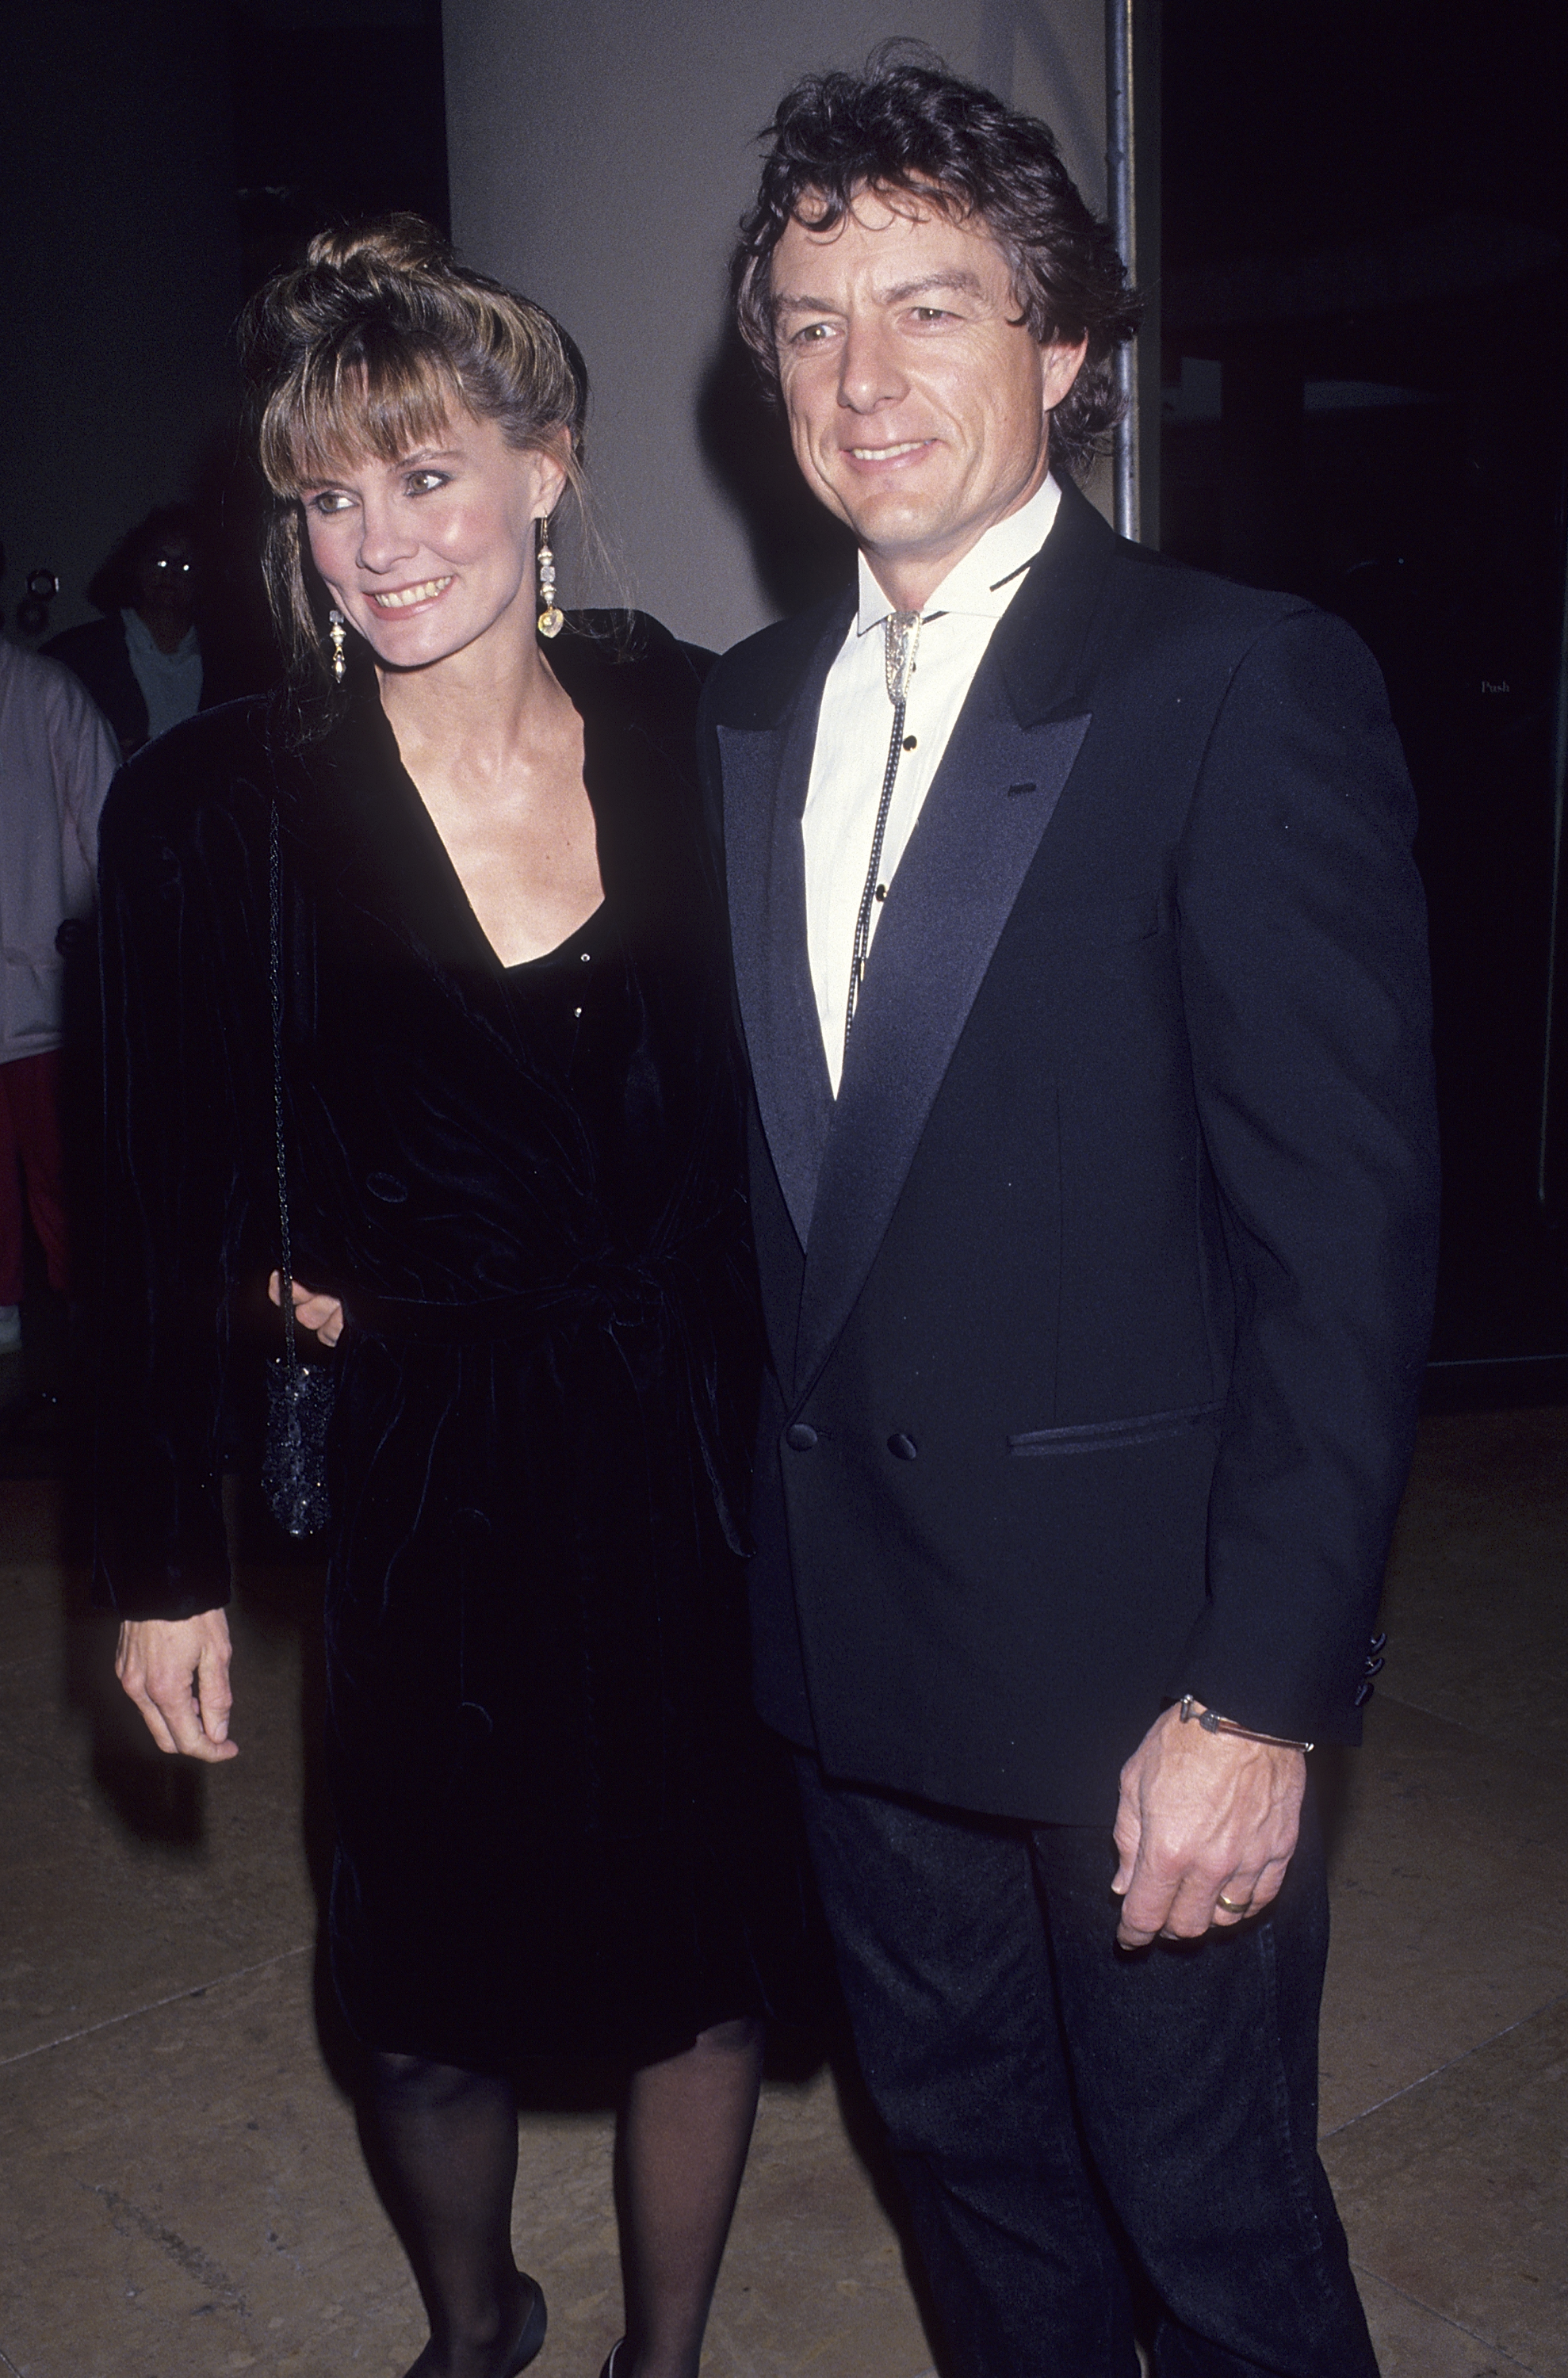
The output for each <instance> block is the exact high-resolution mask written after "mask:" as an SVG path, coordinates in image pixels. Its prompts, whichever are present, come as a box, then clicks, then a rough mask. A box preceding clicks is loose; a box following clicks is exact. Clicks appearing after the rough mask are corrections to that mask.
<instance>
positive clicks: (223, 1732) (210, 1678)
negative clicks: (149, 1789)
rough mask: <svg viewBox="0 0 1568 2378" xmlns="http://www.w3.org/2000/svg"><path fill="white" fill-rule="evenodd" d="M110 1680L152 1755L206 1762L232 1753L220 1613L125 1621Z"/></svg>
mask: <svg viewBox="0 0 1568 2378" xmlns="http://www.w3.org/2000/svg"><path fill="white" fill-rule="evenodd" d="M115 1675H117V1676H118V1678H119V1680H120V1682H121V1684H122V1685H123V1686H124V1687H125V1689H126V1691H127V1693H128V1694H129V1695H130V1697H131V1699H132V1700H133V1701H134V1702H135V1703H136V1705H137V1707H138V1709H139V1711H141V1714H142V1716H143V1717H144V1718H145V1720H146V1722H147V1731H148V1733H149V1734H150V1735H151V1736H152V1739H153V1741H154V1742H155V1743H156V1744H157V1745H158V1747H159V1749H160V1750H166V1751H168V1752H169V1753H170V1754H171V1755H173V1753H175V1751H183V1752H184V1753H185V1755H186V1757H187V1759H207V1760H209V1761H210V1762H214V1763H215V1762H216V1761H217V1760H218V1759H233V1758H234V1757H235V1755H236V1753H237V1752H238V1749H239V1745H238V1743H237V1742H231V1741H230V1740H229V1711H230V1708H231V1707H232V1705H233V1701H234V1695H233V1694H232V1693H231V1691H230V1690H229V1622H228V1620H227V1618H226V1617H225V1616H224V1615H223V1612H222V1611H221V1610H203V1611H202V1612H201V1613H200V1614H199V1615H198V1616H197V1617H195V1618H127V1620H126V1621H125V1623H124V1624H123V1625H122V1627H121V1628H120V1645H119V1650H118V1651H116V1652H115Z"/></svg>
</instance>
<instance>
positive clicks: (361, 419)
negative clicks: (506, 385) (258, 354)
mask: <svg viewBox="0 0 1568 2378" xmlns="http://www.w3.org/2000/svg"><path fill="white" fill-rule="evenodd" d="M274 404H275V406H276V414H275V417H274V418H273V419H272V420H271V421H269V423H268V424H267V425H266V426H265V427H264V430H263V436H262V466H263V468H264V469H265V470H266V473H267V476H268V477H269V479H271V482H272V485H273V486H275V487H276V488H277V489H278V491H279V493H280V494H284V495H297V494H298V493H299V492H300V490H301V489H302V488H305V487H308V486H314V485H316V484H317V483H318V482H320V481H321V480H324V479H331V478H332V477H333V476H334V475H335V474H337V473H338V472H339V471H341V470H342V469H343V467H344V464H345V463H354V462H365V461H368V460H372V459H373V460H375V461H377V462H400V461H401V460H402V459H403V457H404V455H405V454H411V453H413V452H415V451H416V450H417V449H418V448H419V447H422V446H429V445H434V444H438V443H439V442H440V440H441V438H442V437H443V436H444V435H445V433H446V430H447V426H448V424H449V423H450V422H451V420H452V416H453V414H455V413H458V412H462V411H465V410H466V409H467V408H466V406H465V404H464V395H463V389H462V385H461V383H460V381H459V379H458V378H457V375H456V373H455V372H454V371H453V369H452V365H451V363H450V362H449V361H448V359H447V357H446V356H445V355H443V354H433V353H429V352H424V353H421V352H419V351H418V350H417V349H411V348H410V347H409V346H407V345H406V344H405V343H403V342H400V343H399V344H398V345H396V346H391V345H388V346H381V347H380V349H379V351H378V347H377V345H373V344H372V343H371V342H368V341H364V340H362V339H356V342H355V346H354V350H353V351H352V352H349V353H346V354H344V353H342V352H339V353H336V354H333V353H328V354H320V355H312V356H311V357H310V359H309V360H308V363H307V364H306V366H305V368H304V370H303V372H302V373H301V374H300V375H299V377H298V378H297V379H296V382H295V383H294V385H293V386H292V387H291V388H288V389H285V390H280V391H279V395H278V397H277V398H276V399H274ZM272 409H273V408H272V407H271V406H270V407H269V408H268V410H269V413H271V412H272ZM269 431H270V432H271V435H269V434H268V432H269Z"/></svg>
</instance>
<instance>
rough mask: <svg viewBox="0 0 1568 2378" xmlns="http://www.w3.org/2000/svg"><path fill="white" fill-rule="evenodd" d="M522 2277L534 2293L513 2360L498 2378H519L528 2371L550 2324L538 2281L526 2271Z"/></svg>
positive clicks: (507, 2362) (520, 2331)
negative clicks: (521, 2372)
mask: <svg viewBox="0 0 1568 2378" xmlns="http://www.w3.org/2000/svg"><path fill="white" fill-rule="evenodd" d="M522 2276H523V2277H524V2279H525V2280H526V2281H527V2285H528V2287H529V2288H530V2289H531V2291H532V2300H531V2301H530V2302H529V2305H528V2309H527V2312H525V2315H524V2319H523V2325H522V2327H521V2328H520V2329H519V2330H518V2332H517V2342H516V2344H515V2345H514V2346H513V2348H512V2355H511V2359H510V2360H508V2361H506V2362H505V2363H504V2364H503V2366H502V2368H501V2371H500V2372H499V2373H498V2378H517V2373H518V2372H519V2371H520V2370H526V2368H527V2367H528V2364H529V2362H530V2361H532V2360H533V2359H534V2356H535V2354H536V2353H537V2351H538V2349H539V2348H540V2346H541V2345H542V2344H543V2343H544V2341H545V2330H546V2328H547V2327H548V2326H549V2313H548V2312H546V2310H545V2291H544V2289H543V2288H541V2287H540V2285H539V2283H538V2281H537V2279H530V2278H529V2277H528V2274H527V2272H526V2271H525V2272H524V2273H523V2274H522Z"/></svg>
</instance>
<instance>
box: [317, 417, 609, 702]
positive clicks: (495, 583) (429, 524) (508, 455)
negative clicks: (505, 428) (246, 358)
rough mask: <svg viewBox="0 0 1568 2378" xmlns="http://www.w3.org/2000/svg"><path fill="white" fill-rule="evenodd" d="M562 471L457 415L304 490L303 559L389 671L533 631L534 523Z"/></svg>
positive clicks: (492, 428)
mask: <svg viewBox="0 0 1568 2378" xmlns="http://www.w3.org/2000/svg"><path fill="white" fill-rule="evenodd" d="M564 478H565V474H564V471H563V470H562V467H561V463H560V462H558V461H557V460H556V458H555V457H554V456H553V455H551V454H545V453H540V452H538V451H537V450H532V449H529V450H520V449H518V448H517V447H515V446H510V445H508V443H507V441H506V439H505V438H504V437H503V436H502V434H501V430H500V428H499V427H498V426H497V425H496V424H495V423H494V422H493V421H480V420H477V419H476V418H475V416H474V415H473V414H469V413H463V412H460V413H456V414H452V415H451V416H449V418H448V419H447V420H446V421H445V422H444V423H443V424H442V425H441V426H440V428H439V429H438V430H437V431H436V432H435V433H434V435H433V436H432V438H430V440H429V442H428V444H426V445H423V446H420V447H418V448H416V450H414V451H413V452H411V453H408V454H404V455H402V456H400V457H399V459H398V460H397V461H396V462H382V461H381V460H380V457H379V456H377V455H364V456H361V457H358V458H356V459H355V460H353V461H350V460H347V459H345V460H344V462H342V464H341V465H340V467H339V469H338V471H337V472H336V473H335V474H334V475H332V477H330V478H324V479H312V480H311V481H310V482H309V483H308V484H307V485H306V486H303V487H302V488H301V490H300V498H301V501H302V502H303V504H304V507H305V519H306V524H307V527H308V534H309V538H310V558H311V559H312V561H314V563H315V565H316V568H317V570H319V571H320V575H321V577H322V579H323V580H324V582H325V583H326V586H327V591H328V593H329V594H330V595H331V596H332V602H333V604H334V605H335V606H336V607H337V608H338V609H339V610H340V611H341V612H342V613H343V614H344V618H345V619H347V620H348V621H349V622H350V624H351V625H352V626H353V627H355V628H356V629H357V630H358V631H359V633H360V634H361V635H362V636H363V637H364V638H365V640H366V642H367V643H368V644H369V646H370V648H371V650H372V651H373V652H374V653H375V655H376V657H377V659H378V660H379V661H380V662H381V663H382V665H383V666H384V667H388V668H399V669H404V668H427V667H429V666H430V665H431V664H432V663H434V662H436V661H442V660H446V659H448V658H449V657H450V656H451V655H452V654H453V653H457V652H462V651H464V650H465V649H466V648H467V647H468V646H470V645H472V644H475V643H477V642H478V641H479V640H480V639H481V638H482V637H486V636H501V637H508V636H511V635H513V634H525V635H526V636H528V637H529V638H530V639H531V638H532V636H533V633H534V619H535V588H534V522H536V521H537V519H539V518H540V517H541V515H543V514H548V513H549V511H550V510H552V509H553V507H554V505H555V503H556V501H557V499H558V498H559V497H560V494H561V486H562V485H563V482H564Z"/></svg>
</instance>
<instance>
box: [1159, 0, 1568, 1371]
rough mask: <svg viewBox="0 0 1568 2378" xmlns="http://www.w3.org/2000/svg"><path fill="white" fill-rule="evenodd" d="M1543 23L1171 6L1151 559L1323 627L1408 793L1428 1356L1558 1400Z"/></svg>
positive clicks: (1566, 383)
mask: <svg viewBox="0 0 1568 2378" xmlns="http://www.w3.org/2000/svg"><path fill="white" fill-rule="evenodd" d="M1561 27H1562V14H1561V9H1560V8H1559V7H1557V6H1546V5H1543V4H1542V0H1507V5H1504V6H1496V7H1492V8H1490V9H1479V10H1478V9H1466V10H1465V11H1464V12H1463V14H1461V12H1460V11H1458V10H1457V9H1451V8H1450V9H1445V8H1442V7H1437V8H1434V7H1432V6H1412V5H1389V0H1381V5H1371V6H1369V5H1365V0H1363V5H1361V6H1346V5H1344V0H1316V5H1314V6H1311V7H1303V6H1272V7H1269V8H1259V7H1257V6H1248V5H1243V0H1165V6H1164V22H1163V34H1164V124H1163V131H1164V175H1163V191H1162V198H1163V229H1164V259H1163V263H1164V270H1163V282H1162V290H1161V298H1162V312H1163V323H1164V381H1165V388H1164V408H1163V410H1164V425H1163V436H1162V539H1161V541H1162V543H1163V545H1164V546H1165V548H1166V549H1167V550H1169V551H1170V552H1173V553H1176V554H1178V555H1180V556H1181V557H1182V558H1184V559H1188V560H1191V561H1195V562H1199V563H1201V564H1203V565H1205V566H1206V567H1209V568H1212V569H1217V570H1225V571H1227V572H1229V573H1230V574H1232V575H1234V576H1236V577H1239V578H1243V579H1246V580H1248V581H1249V582H1252V583H1254V584H1258V585H1268V586H1277V587H1285V588H1289V589H1292V590H1296V591H1299V592H1300V593H1302V594H1305V595H1311V596H1312V597H1313V598H1314V599H1315V600H1316V601H1318V602H1320V603H1322V604H1324V605H1326V606H1327V607H1330V608H1331V609H1333V610H1335V611H1338V612H1340V613H1342V614H1343V616H1344V617H1345V619H1348V620H1350V621H1351V622H1352V624H1353V625H1354V626H1355V627H1356V628H1357V629H1358V630H1359V631H1360V632H1361V634H1362V635H1364V636H1365V637H1366V638H1367V640H1368V642H1369V643H1370V645H1371V647H1372V649H1373V651H1374V652H1375V654H1376V655H1377V656H1378V659H1379V660H1380V662H1381V665H1382V667H1383V670H1384V674H1385V676H1386V678H1387V679H1388V684H1389V691H1390V694H1391V696H1392V699H1393V708H1394V713H1395V716H1396V718H1397V720H1398V723H1399V727H1400V730H1401V733H1402V735H1403V737H1404V739H1405V749H1406V751H1407V753H1408V756H1409V760H1410V766H1411V772H1412V775H1413V776H1414V778H1415V781H1416V787H1417V796H1418V799H1419V803H1420V814H1421V826H1420V839H1419V845H1418V852H1417V855H1418V858H1419V860H1420V864H1421V868H1422V871H1423V874H1424V876H1425V878H1426V883H1427V887H1428V894H1429V900H1430V906H1431V919H1432V956H1433V967H1434V976H1435V991H1436V1002H1437V1050H1438V1067H1439V1083H1440V1097H1441V1121H1442V1136H1443V1157H1444V1168H1445V1176H1446V1191H1445V1201H1444V1244H1443V1260H1442V1271H1441V1288H1440V1306H1439V1316H1438V1327H1437V1334H1436V1339H1435V1341H1434V1344H1433V1349H1432V1351H1433V1356H1434V1359H1435V1360H1436V1362H1437V1363H1439V1365H1440V1366H1441V1367H1442V1368H1443V1369H1445V1370H1450V1371H1452V1369H1453V1366H1457V1365H1459V1364H1462V1363H1473V1364H1477V1365H1478V1366H1484V1365H1485V1364H1486V1363H1487V1361H1488V1358H1494V1357H1500V1356H1506V1357H1512V1358H1515V1363H1516V1364H1517V1358H1538V1361H1539V1362H1540V1368H1541V1375H1540V1376H1539V1377H1538V1380H1537V1383H1536V1384H1537V1387H1538V1388H1545V1387H1549V1386H1550V1388H1551V1389H1552V1390H1553V1391H1562V1389H1564V1388H1565V1387H1568V1366H1564V1365H1563V1364H1562V1363H1561V1361H1560V1360H1558V1359H1556V1358H1561V1357H1562V1355H1563V1354H1564V1352H1565V1351H1568V1308H1565V1303H1564V1289H1565V1286H1568V1278H1565V1270H1564V1246H1563V1224H1564V1220H1565V1218H1568V1113H1565V1111H1568V1050H1565V1048H1564V1026H1565V1024H1568V1011H1565V1012H1563V1013H1560V1014H1559V1015H1557V1016H1556V1017H1555V1019H1553V1018H1552V1016H1551V1015H1550V1009H1551V1006H1552V1004H1553V997H1552V990H1551V985H1550V974H1551V971H1552V958H1551V947H1552V939H1553V933H1554V919H1555V916H1556V907H1557V901H1558V898H1559V896H1560V893H1561V886H1560V885H1559V884H1558V883H1557V882H1556V876H1557V844H1558V841H1559V839H1560V820H1561V797H1562V748H1561V725H1560V721H1561V716H1562V710H1561V704H1562V619H1563V614H1562V597H1563V549H1564V548H1563V491H1564V462H1565V439H1564V433H1565V430H1568V369H1565V363H1568V340H1565V326H1568V308H1565V305H1564V273H1563V257H1564V249H1565V247H1568V183H1565V177H1564V168H1563V159H1564V141H1563V138H1562V106H1561V100H1562V73H1561V66H1560V52H1561V47H1562V31H1561ZM1564 924H1565V926H1568V917H1565V919H1564ZM1564 955H1565V960H1568V953H1565V954H1564ZM1558 971H1559V972H1561V971H1562V968H1561V967H1559V969H1558ZM1557 1004H1558V1005H1559V1006H1561V1002H1560V1001H1558V1002H1557ZM1553 1023H1555V1029H1553V1028H1551V1027H1552V1026H1553ZM1542 1358H1544V1359H1542ZM1435 1384H1436V1385H1437V1386H1438V1387H1440V1389H1441V1388H1442V1387H1443V1386H1444V1384H1445V1383H1444V1382H1443V1381H1442V1380H1441V1379H1440V1380H1438V1381H1437V1382H1436V1383H1435ZM1454 1384H1455V1382H1454V1380H1453V1377H1452V1375H1451V1376H1450V1377H1449V1379H1448V1380H1447V1382H1446V1387H1447V1388H1448V1389H1449V1390H1452V1389H1453V1387H1454ZM1476 1384H1477V1385H1478V1387H1485V1388H1486V1390H1487V1391H1488V1392H1489V1393H1490V1392H1493V1391H1495V1389H1496V1388H1497V1387H1499V1385H1500V1384H1505V1383H1502V1382H1500V1381H1499V1380H1498V1379H1497V1378H1496V1377H1495V1376H1491V1375H1488V1376H1487V1377H1485V1378H1484V1379H1478V1381H1477V1383H1476ZM1525 1384H1526V1383H1525V1380H1524V1375H1523V1373H1522V1372H1521V1371H1519V1370H1518V1368H1517V1367H1516V1368H1515V1371H1514V1378H1513V1382H1512V1385H1513V1389H1514V1391H1515V1392H1517V1391H1521V1390H1522V1388H1523V1387H1524V1385H1525Z"/></svg>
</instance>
